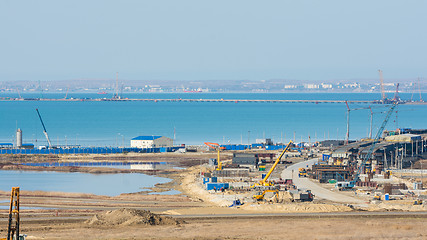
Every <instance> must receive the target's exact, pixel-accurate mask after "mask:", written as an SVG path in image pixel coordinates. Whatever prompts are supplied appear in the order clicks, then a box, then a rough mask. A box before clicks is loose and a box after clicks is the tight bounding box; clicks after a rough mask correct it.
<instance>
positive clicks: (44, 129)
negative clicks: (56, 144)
mask: <svg viewBox="0 0 427 240" xmlns="http://www.w3.org/2000/svg"><path fill="white" fill-rule="evenodd" d="M36 111H37V115H39V119H40V122H41V123H42V126H43V133H44V136H45V137H46V139H47V143H48V144H49V148H51V147H52V143H51V142H50V139H49V135H48V134H47V131H46V127H45V126H44V123H43V119H42V116H41V115H40V112H39V110H38V109H37V108H36Z"/></svg>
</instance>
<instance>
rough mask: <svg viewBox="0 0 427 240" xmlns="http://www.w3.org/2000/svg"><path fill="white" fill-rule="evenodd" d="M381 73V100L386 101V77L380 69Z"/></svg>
mask: <svg viewBox="0 0 427 240" xmlns="http://www.w3.org/2000/svg"><path fill="white" fill-rule="evenodd" d="M378 72H379V74H380V83H381V100H382V101H383V102H384V101H385V100H386V97H385V91H384V79H383V71H381V70H378Z"/></svg>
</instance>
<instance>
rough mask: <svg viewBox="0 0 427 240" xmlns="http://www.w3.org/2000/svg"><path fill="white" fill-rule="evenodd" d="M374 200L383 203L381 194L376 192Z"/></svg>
mask: <svg viewBox="0 0 427 240" xmlns="http://www.w3.org/2000/svg"><path fill="white" fill-rule="evenodd" d="M374 200H377V201H381V193H379V192H376V193H375V195H374Z"/></svg>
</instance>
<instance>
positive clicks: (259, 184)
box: [252, 140, 293, 187]
mask: <svg viewBox="0 0 427 240" xmlns="http://www.w3.org/2000/svg"><path fill="white" fill-rule="evenodd" d="M292 143H293V142H292V140H291V141H289V143H288V145H287V146H286V148H285V149H283V151H282V153H281V154H280V156H279V157H278V158H277V159H276V161H275V162H274V164H273V166H272V167H271V169H270V170H269V171H268V173H267V174H266V175H265V177H264V178H263V179H262V180H261V181H260V182H259V183H256V184H254V185H253V186H252V187H256V186H272V185H273V184H272V183H271V182H270V181H268V178H269V177H270V175H271V173H272V172H273V171H274V169H275V168H276V166H277V164H279V162H280V160H281V159H282V157H283V155H284V154H285V152H287V151H288V150H289V149H290V148H291V145H292Z"/></svg>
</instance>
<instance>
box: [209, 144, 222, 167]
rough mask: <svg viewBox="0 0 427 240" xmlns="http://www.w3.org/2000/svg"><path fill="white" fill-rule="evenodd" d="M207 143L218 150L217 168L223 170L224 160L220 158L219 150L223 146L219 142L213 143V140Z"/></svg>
mask: <svg viewBox="0 0 427 240" xmlns="http://www.w3.org/2000/svg"><path fill="white" fill-rule="evenodd" d="M205 144H206V145H208V146H209V147H211V148H213V149H214V150H217V151H218V158H217V160H218V166H217V168H216V170H217V171H221V170H222V162H221V161H220V160H219V150H221V147H220V146H219V144H218V143H211V142H205Z"/></svg>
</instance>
